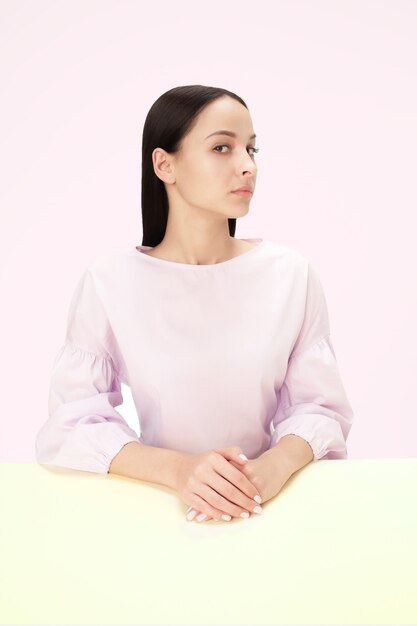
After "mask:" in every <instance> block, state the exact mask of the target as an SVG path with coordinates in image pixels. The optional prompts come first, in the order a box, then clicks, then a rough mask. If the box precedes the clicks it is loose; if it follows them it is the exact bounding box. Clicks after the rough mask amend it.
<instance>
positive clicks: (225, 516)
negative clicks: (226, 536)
mask: <svg viewBox="0 0 417 626" xmlns="http://www.w3.org/2000/svg"><path fill="white" fill-rule="evenodd" d="M222 519H224V521H225V522H230V520H231V519H232V516H231V515H226V514H224V515H222Z"/></svg>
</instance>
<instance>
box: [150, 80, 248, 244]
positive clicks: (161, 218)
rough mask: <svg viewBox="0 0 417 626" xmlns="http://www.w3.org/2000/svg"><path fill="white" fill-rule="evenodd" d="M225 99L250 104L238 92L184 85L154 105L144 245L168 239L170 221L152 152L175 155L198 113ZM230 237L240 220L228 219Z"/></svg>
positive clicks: (152, 107) (174, 89)
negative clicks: (156, 150) (166, 235)
mask: <svg viewBox="0 0 417 626" xmlns="http://www.w3.org/2000/svg"><path fill="white" fill-rule="evenodd" d="M224 96H230V97H231V98H235V100H238V102H240V103H241V104H243V106H244V107H246V108H248V107H247V105H246V103H245V102H244V101H243V100H242V98H240V97H239V96H238V95H236V94H235V93H233V92H231V91H228V90H227V89H222V88H220V87H207V86H205V85H184V86H180V87H174V88H173V89H170V90H169V91H166V92H165V93H163V94H162V95H161V96H159V98H158V99H157V100H156V101H155V102H154V103H153V105H152V106H151V108H150V109H149V112H148V115H147V116H146V119H145V124H144V127H143V137H142V190H141V191H142V198H141V200H142V227H143V239H142V245H143V246H151V247H155V246H157V245H158V244H159V243H161V241H162V239H163V238H164V235H165V231H166V227H167V221H168V209H169V204H168V195H167V192H166V189H165V186H164V183H163V182H162V180H161V179H160V178H159V177H158V176H157V175H156V174H155V171H154V168H153V162H152V152H153V151H154V150H155V148H162V149H163V150H166V152H168V153H175V152H178V150H179V149H180V147H181V140H182V139H183V137H184V135H186V133H187V132H188V131H189V130H191V127H192V125H193V123H194V121H196V118H197V116H198V114H199V113H200V112H201V111H202V110H203V109H204V107H205V106H207V105H208V104H209V103H210V102H213V100H216V99H217V98H221V97H224ZM228 221H229V234H230V235H231V237H234V236H235V231H236V218H228Z"/></svg>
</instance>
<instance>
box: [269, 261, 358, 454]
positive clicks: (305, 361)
mask: <svg viewBox="0 0 417 626" xmlns="http://www.w3.org/2000/svg"><path fill="white" fill-rule="evenodd" d="M353 419H354V414H353V411H352V407H351V405H350V403H349V400H348V398H347V396H346V392H345V389H344V386H343V383H342V380H341V377H340V372H339V368H338V365H337V361H336V356H335V352H334V348H333V344H332V341H331V336H330V328H329V316H328V309H327V304H326V299H325V296H324V293H323V289H322V285H321V283H320V279H319V277H318V274H317V272H316V270H315V268H314V267H313V266H312V265H311V263H309V265H308V286H307V296H306V306H305V314H304V321H303V324H302V327H301V330H300V333H299V335H298V338H297V341H296V343H295V346H294V348H293V351H292V353H291V355H290V358H289V361H288V367H287V372H286V376H285V380H284V382H283V384H282V386H281V388H280V390H279V397H278V408H277V412H276V414H275V416H274V418H273V420H272V423H273V426H274V429H275V430H274V432H273V435H272V439H271V447H272V446H273V445H276V444H277V443H278V441H279V440H280V439H281V438H282V437H284V436H285V435H290V434H294V435H298V436H299V437H302V438H303V439H304V440H305V441H307V443H308V444H309V445H310V447H311V449H312V451H313V454H314V460H318V459H320V458H327V459H346V458H347V448H346V440H347V437H348V434H349V431H350V429H351V426H352V422H353Z"/></svg>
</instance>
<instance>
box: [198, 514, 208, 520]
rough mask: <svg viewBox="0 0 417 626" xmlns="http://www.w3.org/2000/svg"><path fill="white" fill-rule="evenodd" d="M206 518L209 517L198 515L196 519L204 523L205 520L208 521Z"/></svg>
mask: <svg viewBox="0 0 417 626" xmlns="http://www.w3.org/2000/svg"><path fill="white" fill-rule="evenodd" d="M206 517H207V515H206V514H205V513H200V515H197V517H196V519H197V520H198V521H199V522H202V521H203V519H206Z"/></svg>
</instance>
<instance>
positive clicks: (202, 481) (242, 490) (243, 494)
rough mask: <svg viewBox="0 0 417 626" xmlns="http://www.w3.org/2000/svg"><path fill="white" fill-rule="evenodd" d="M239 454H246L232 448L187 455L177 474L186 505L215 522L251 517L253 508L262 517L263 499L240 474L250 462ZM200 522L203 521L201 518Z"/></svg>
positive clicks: (179, 488)
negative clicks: (261, 506) (261, 504)
mask: <svg viewBox="0 0 417 626" xmlns="http://www.w3.org/2000/svg"><path fill="white" fill-rule="evenodd" d="M239 454H243V451H242V449H241V448H239V447H238V446H233V447H229V448H216V449H214V450H209V451H207V452H203V453H202V454H187V455H184V456H183V457H182V460H181V462H180V464H179V466H178V473H177V490H178V492H179V494H180V496H181V497H182V499H183V500H184V502H186V503H187V504H189V505H191V506H192V507H193V509H196V510H198V512H199V513H200V512H201V513H202V514H204V515H205V516H206V518H207V517H208V518H210V517H213V518H214V519H216V520H219V519H225V520H227V521H228V520H230V519H231V517H239V516H241V515H242V514H243V515H242V517H249V515H250V512H252V511H253V510H254V508H257V510H256V511H255V512H259V513H261V512H262V509H261V508H260V507H259V503H260V502H261V496H260V494H259V492H258V490H257V488H256V487H255V486H254V485H253V484H252V483H251V481H250V479H249V478H248V477H247V476H245V475H244V474H243V473H242V472H241V471H240V468H241V467H242V466H243V465H244V464H246V463H248V460H247V459H246V458H245V459H242V458H241V457H239ZM232 460H233V461H234V462H235V464H232V463H231V461H232ZM223 515H225V516H226V517H223ZM206 518H204V519H206ZM188 519H192V518H188ZM198 521H202V520H201V518H198Z"/></svg>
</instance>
